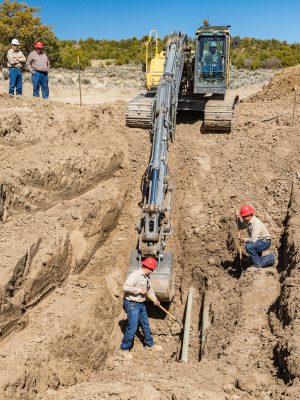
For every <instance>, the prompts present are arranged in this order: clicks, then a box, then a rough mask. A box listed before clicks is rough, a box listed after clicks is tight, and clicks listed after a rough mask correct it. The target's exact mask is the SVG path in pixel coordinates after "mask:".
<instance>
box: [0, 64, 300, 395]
mask: <svg viewBox="0 0 300 400" xmlns="http://www.w3.org/2000/svg"><path fill="white" fill-rule="evenodd" d="M295 85H300V67H293V68H289V69H286V70H283V71H281V72H280V73H279V74H277V75H275V77H274V78H273V79H272V80H271V82H270V83H269V84H268V85H267V86H266V87H265V88H264V89H263V90H262V91H260V92H259V93H257V94H256V95H252V96H251V97H248V98H246V99H243V100H242V102H241V103H240V104H239V106H238V109H237V112H236V124H235V129H234V130H233V132H232V133H231V134H229V135H224V134H203V133H202V130H201V125H202V121H201V119H200V118H199V116H198V115H196V114H185V113H183V114H180V115H179V116H178V124H177V133H176V141H175V143H174V145H171V146H170V168H171V174H172V179H173V181H175V182H176V186H177V191H176V195H175V205H174V207H175V209H174V216H173V221H174V234H173V236H172V237H171V238H170V240H169V242H168V248H169V249H173V251H174V253H175V274H176V295H175V299H174V301H173V302H172V304H171V305H170V311H171V312H172V313H174V314H176V315H177V316H179V317H180V318H181V319H182V318H183V315H184V307H185V302H186V297H187V291H188V288H189V287H190V286H193V287H194V302H193V313H192V328H191V342H190V348H189V362H188V363H186V364H183V363H180V362H178V361H179V360H180V352H181V342H182V333H181V332H180V331H179V329H178V327H177V326H176V324H174V323H173V322H172V321H171V320H170V319H169V318H167V317H165V316H164V315H163V314H162V313H161V312H160V311H159V310H157V309H156V308H155V307H151V306H150V305H149V315H150V324H151V327H152V331H153V334H154V336H155V340H156V341H157V342H158V343H159V344H160V345H161V346H162V351H158V352H154V351H148V350H146V349H144V348H143V346H142V343H141V341H140V340H139V339H138V338H137V339H136V341H135V345H134V348H133V350H132V352H131V355H132V358H131V359H127V358H124V357H123V356H122V354H120V353H119V351H118V346H119V343H120V339H121V337H122V329H124V326H125V319H126V316H125V314H124V313H123V311H122V285H123V282H124V279H125V276H126V270H127V264H128V259H129V256H130V252H131V249H132V248H134V247H135V244H136V232H135V231H134V226H135V223H136V221H137V219H138V216H139V207H138V202H139V201H140V199H141V194H140V181H141V178H142V175H143V172H144V170H145V168H146V164H147V161H148V155H149V151H150V143H149V137H148V134H147V132H146V131H143V130H140V129H129V128H127V127H125V123H124V120H125V108H126V104H125V102H121V101H120V102H117V103H112V104H110V105H108V104H106V105H99V106H93V107H91V106H84V107H79V106H76V105H64V104H61V103H58V102H45V101H43V100H40V99H29V98H25V97H24V98H21V99H12V98H9V97H8V96H6V95H1V96H0V147H1V154H2V157H1V160H0V164H1V172H0V177H1V179H0V221H1V223H0V230H1V237H0V247H1V254H2V257H1V262H0V277H1V279H0V288H1V308H0V370H1V375H0V399H1V400H2V399H3V400H11V399H28V400H41V399H43V400H70V399H74V400H81V399H85V400H92V399H122V400H129V399H145V400H146V399H161V400H166V399H170V400H175V399H177V400H179V399H181V400H184V399H191V400H194V399H205V400H273V399H276V400H296V399H299V396H300V385H299V382H300V368H299V365H300V331H299V326H300V324H299V321H300V319H299V318H300V317H299V312H298V309H299V301H300V299H299V294H298V293H299V290H298V283H299V282H300V276H298V275H299V273H298V272H299V254H300V253H299V247H300V236H299V225H300V217H299V215H300V157H299V154H300V137H299V129H300V105H299V106H298V109H296V114H295V115H296V116H295V119H294V124H292V120H291V115H292V108H293V99H294V92H293V88H294V86H295ZM243 202H249V203H250V204H253V206H254V207H255V209H256V210H257V215H258V216H259V217H261V218H262V219H263V220H264V221H266V223H267V224H268V227H269V229H270V231H271V233H272V236H273V238H274V240H273V247H272V249H271V250H272V251H274V252H276V254H278V258H279V264H278V267H277V269H272V268H271V269H266V270H264V271H262V272H254V273H253V272H249V271H247V265H248V264H247V263H248V260H247V258H246V256H244V257H243V260H242V269H241V268H240V265H239V260H238V257H237V249H236V241H237V232H236V227H235V219H234V212H235V210H236V208H238V207H239V206H240V204H241V203H243ZM204 317H205V318H206V319H207V320H208V323H209V324H208V325H209V326H208V327H207V329H206V330H205V332H203V331H202V328H201V326H202V319H203V318H204ZM204 338H205V341H204V340H203V339H204Z"/></svg>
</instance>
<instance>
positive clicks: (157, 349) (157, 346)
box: [145, 344, 162, 351]
mask: <svg viewBox="0 0 300 400" xmlns="http://www.w3.org/2000/svg"><path fill="white" fill-rule="evenodd" d="M145 349H147V350H150V351H162V347H161V346H160V345H159V344H154V345H153V346H145Z"/></svg>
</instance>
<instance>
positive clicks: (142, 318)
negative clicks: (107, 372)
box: [121, 257, 160, 352]
mask: <svg viewBox="0 0 300 400" xmlns="http://www.w3.org/2000/svg"><path fill="white" fill-rule="evenodd" d="M155 269H156V260H155V258H153V257H148V258H146V259H145V260H144V261H142V266H141V268H139V269H137V270H136V271H134V272H132V273H131V274H130V275H129V276H128V278H127V279H126V282H125V284H124V303H123V307H124V310H125V312H126V313H127V319H128V325H127V328H126V331H125V334H124V336H123V339H122V343H121V350H122V351H125V352H128V351H129V350H130V349H131V347H132V345H133V339H134V336H135V334H136V331H137V329H138V326H139V325H140V326H141V328H142V331H143V334H144V344H145V347H146V348H151V347H153V346H154V340H153V337H152V335H151V332H150V325H149V320H148V315H147V310H146V305H145V301H146V299H147V295H149V296H150V297H151V298H152V299H153V300H154V304H155V305H159V304H160V302H159V300H158V299H157V298H156V296H155V293H154V290H153V288H152V286H151V282H150V274H151V272H153V271H154V270H155Z"/></svg>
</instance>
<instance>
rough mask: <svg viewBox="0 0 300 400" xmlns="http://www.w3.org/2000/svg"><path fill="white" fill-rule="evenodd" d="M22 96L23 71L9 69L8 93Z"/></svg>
mask: <svg viewBox="0 0 300 400" xmlns="http://www.w3.org/2000/svg"><path fill="white" fill-rule="evenodd" d="M15 89H16V94H17V95H21V94H22V71H21V70H20V69H19V68H9V89H8V93H9V94H10V95H12V96H13V95H14V94H15Z"/></svg>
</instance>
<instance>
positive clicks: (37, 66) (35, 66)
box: [26, 50, 50, 72]
mask: <svg viewBox="0 0 300 400" xmlns="http://www.w3.org/2000/svg"><path fill="white" fill-rule="evenodd" d="M26 67H27V68H28V69H29V71H30V72H34V71H38V72H48V71H49V69H50V61H49V58H48V57H47V55H46V53H44V52H43V53H38V52H37V51H35V50H33V51H32V52H31V53H30V54H29V56H28V58H27V62H26Z"/></svg>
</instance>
